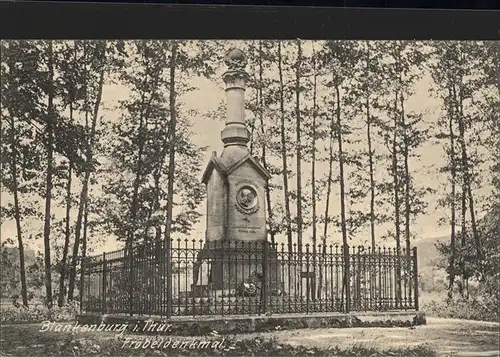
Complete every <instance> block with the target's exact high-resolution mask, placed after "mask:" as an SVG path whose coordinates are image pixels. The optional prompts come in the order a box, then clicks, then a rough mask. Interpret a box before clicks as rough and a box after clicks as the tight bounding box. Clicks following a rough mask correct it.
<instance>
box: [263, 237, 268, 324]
mask: <svg viewBox="0 0 500 357" xmlns="http://www.w3.org/2000/svg"><path fill="white" fill-rule="evenodd" d="M263 260H264V265H263V266H262V283H261V289H262V299H263V300H264V301H263V302H264V306H263V307H264V314H265V313H267V294H268V291H267V287H268V283H269V280H268V279H269V273H268V271H267V267H268V264H269V251H268V242H267V240H266V241H264V259H263Z"/></svg>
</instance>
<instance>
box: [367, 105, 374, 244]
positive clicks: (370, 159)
mask: <svg viewBox="0 0 500 357" xmlns="http://www.w3.org/2000/svg"><path fill="white" fill-rule="evenodd" d="M371 128H372V120H371V117H370V97H369V96H367V97H366V140H367V142H368V170H369V172H370V237H371V246H372V252H373V254H374V253H375V246H376V237H375V179H374V167H373V165H374V163H373V149H372V133H371Z"/></svg>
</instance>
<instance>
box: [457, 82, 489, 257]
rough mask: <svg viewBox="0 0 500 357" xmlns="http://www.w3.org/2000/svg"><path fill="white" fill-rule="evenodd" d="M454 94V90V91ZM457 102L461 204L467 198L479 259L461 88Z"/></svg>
mask: <svg viewBox="0 0 500 357" xmlns="http://www.w3.org/2000/svg"><path fill="white" fill-rule="evenodd" d="M455 95H456V92H455ZM456 103H457V104H458V108H457V109H458V115H457V118H458V130H459V134H460V145H461V152H462V168H463V198H462V200H463V201H462V204H463V205H467V199H468V203H469V211H470V216H471V226H472V235H473V238H474V242H475V245H476V252H477V258H478V259H479V261H481V260H482V258H483V254H482V248H481V241H480V239H479V232H478V230H477V223H476V217H475V211H474V199H473V196H472V189H471V178H470V172H469V159H468V155H467V145H466V142H465V123H464V115H463V97H462V93H461V89H460V91H459V93H458V101H457V102H456ZM464 233H465V231H463V232H462V235H463V234H464Z"/></svg>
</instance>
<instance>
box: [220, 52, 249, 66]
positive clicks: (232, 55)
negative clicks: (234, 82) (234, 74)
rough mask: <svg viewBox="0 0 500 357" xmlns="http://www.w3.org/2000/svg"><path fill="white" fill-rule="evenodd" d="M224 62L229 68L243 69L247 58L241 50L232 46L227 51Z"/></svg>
mask: <svg viewBox="0 0 500 357" xmlns="http://www.w3.org/2000/svg"><path fill="white" fill-rule="evenodd" d="M224 62H225V63H226V65H227V66H228V67H229V69H243V68H245V66H246V65H247V58H246V56H245V53H244V52H243V51H242V50H240V49H238V48H232V49H230V50H229V51H227V53H226V56H225V58H224Z"/></svg>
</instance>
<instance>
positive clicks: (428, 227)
mask: <svg viewBox="0 0 500 357" xmlns="http://www.w3.org/2000/svg"><path fill="white" fill-rule="evenodd" d="M221 68H225V65H224V64H223V63H221ZM193 85H194V86H195V87H197V89H196V90H195V91H192V92H190V93H188V94H186V95H185V96H184V97H183V102H184V103H185V105H186V107H187V108H192V109H196V111H197V112H198V113H200V116H199V117H196V118H190V120H191V123H192V131H193V132H194V136H193V138H192V141H193V142H194V143H195V144H197V145H199V146H207V150H206V151H205V153H204V156H203V159H202V160H203V163H208V160H209V158H210V156H211V153H212V151H217V153H218V154H220V153H221V151H222V148H223V144H222V142H221V140H220V132H221V130H222V129H223V128H224V119H225V118H220V120H213V119H209V118H206V117H204V114H206V113H208V112H210V111H213V110H215V109H216V108H217V107H218V106H219V104H220V103H221V101H223V100H224V99H225V92H224V90H223V82H222V78H221V77H220V76H218V77H215V78H213V79H211V80H208V79H201V78H200V79H197V80H196V81H195V82H193ZM431 85H432V80H431V78H430V75H429V74H427V75H424V76H423V77H422V78H421V79H420V80H419V81H418V82H417V83H416V85H415V87H414V95H413V96H411V97H410V98H409V99H408V102H407V103H406V108H407V110H408V111H412V110H415V111H417V112H421V113H423V114H424V117H423V119H424V121H425V122H435V121H436V119H437V117H438V116H439V115H440V102H439V100H437V99H436V98H434V97H433V96H432V95H431V93H430V90H431ZM125 96H126V89H125V88H123V87H121V86H119V85H111V84H106V85H105V86H104V89H103V95H102V101H103V103H105V106H104V108H103V110H102V115H103V116H104V117H105V120H111V121H113V120H119V114H118V112H117V111H116V110H114V109H113V103H115V104H116V103H117V101H118V100H120V99H123V98H124V97H125ZM419 151H420V154H421V159H420V160H413V161H412V162H411V163H410V168H411V170H412V172H413V175H414V178H415V181H416V183H417V184H418V185H421V186H429V187H432V188H435V189H437V190H442V188H443V187H444V186H445V185H446V177H445V176H443V175H440V174H438V173H437V171H436V168H438V167H440V166H442V164H443V162H444V160H445V153H444V150H443V148H442V147H441V146H439V145H437V144H436V143H435V142H433V141H428V142H426V143H425V144H424V145H423V146H422V147H421V148H420V149H419ZM292 165H293V162H292ZM202 167H204V164H203V165H202ZM303 167H304V169H303V174H304V175H305V176H307V175H308V174H309V172H308V170H309V165H308V164H303ZM327 170H328V164H327V163H326V162H325V163H322V162H318V163H317V174H318V176H321V175H322V174H324V173H326V172H327ZM201 174H202V172H200V180H201ZM292 186H293V183H292ZM77 187H78V184H75V190H77V189H78V188H77ZM335 189H336V188H335ZM335 189H334V194H335V196H334V197H333V198H332V202H331V205H330V212H331V214H333V215H335V214H338V212H339V210H340V204H339V200H338V195H337V194H338V192H335ZM487 192H488V188H484V189H481V191H480V192H478V195H486V194H487ZM1 199H2V202H3V203H2V204H5V203H6V202H9V201H10V200H11V197H10V196H9V195H7V194H6V193H5V192H2V196H1ZM438 199H439V191H438V194H436V195H431V196H428V197H427V201H428V202H429V206H428V209H427V212H426V214H424V215H421V216H420V217H418V218H417V219H416V221H415V222H414V224H413V225H412V231H413V233H414V234H415V235H416V239H423V238H429V237H438V236H439V237H440V236H445V235H447V234H449V228H448V227H446V226H445V227H442V226H440V225H439V223H438V221H439V219H440V218H441V217H443V216H445V215H446V210H444V209H442V208H439V207H438V205H437V200H438ZM205 210H206V206H205V202H203V203H202V204H201V205H200V207H199V211H200V212H201V213H202V214H203V216H202V217H201V219H200V221H199V222H198V223H197V224H196V225H195V226H194V230H193V232H192V238H195V239H200V238H202V237H204V230H205V224H206V223H205V214H204V213H205ZM323 210H324V203H323V204H322V203H321V202H320V203H319V205H318V212H323ZM54 211H55V213H56V215H58V216H63V215H64V208H63V207H55V208H54ZM478 213H479V214H478V216H479V217H480V216H481V212H478ZM72 217H73V218H76V211H74V212H72ZM25 227H26V230H27V231H41V230H42V229H43V222H41V221H30V222H25ZM388 228H390V226H388V225H382V226H378V227H377V234H378V235H380V234H383V233H385V231H386V230H387V229H388ZM320 229H322V227H321V226H320ZM367 229H368V227H367ZM367 229H366V230H365V231H364V234H362V236H363V237H364V238H368V230H367ZM332 231H333V230H332ZM1 235H2V240H3V239H5V237H12V238H15V224H14V221H5V222H3V224H2V226H1ZM308 236H310V230H306V231H305V232H304V241H305V242H307V237H308ZM329 240H330V242H334V243H336V242H339V241H340V235H339V234H333V235H332V236H331V237H330V238H329ZM278 241H284V237H278ZM29 245H30V246H31V247H32V248H34V249H35V250H39V249H41V248H42V242H41V240H37V241H35V242H29ZM118 247H120V244H119V243H117V242H116V240H115V239H114V237H112V236H108V237H102V243H100V244H98V246H97V247H96V250H95V253H100V252H102V251H109V250H114V249H117V248H118Z"/></svg>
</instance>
